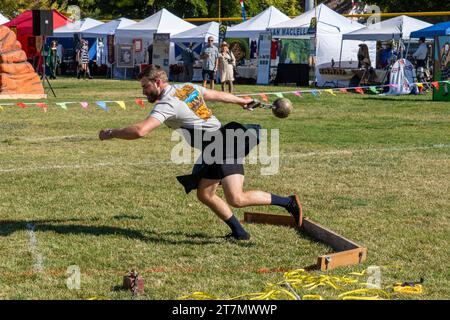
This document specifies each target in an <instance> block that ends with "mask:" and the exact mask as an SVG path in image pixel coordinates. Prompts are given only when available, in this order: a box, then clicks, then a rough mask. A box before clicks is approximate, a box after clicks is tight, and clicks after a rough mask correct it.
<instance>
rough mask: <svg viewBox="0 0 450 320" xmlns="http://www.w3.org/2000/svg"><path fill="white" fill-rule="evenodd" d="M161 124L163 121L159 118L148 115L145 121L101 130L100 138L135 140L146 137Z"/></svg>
mask: <svg viewBox="0 0 450 320" xmlns="http://www.w3.org/2000/svg"><path fill="white" fill-rule="evenodd" d="M160 125H161V122H160V121H159V120H158V119H156V118H153V117H148V118H147V119H145V120H144V121H142V122H139V123H136V124H134V125H132V126H129V127H126V128H122V129H106V130H101V131H100V133H99V135H98V137H99V138H100V140H108V139H112V138H117V139H124V140H135V139H139V138H142V137H144V136H145V135H147V134H149V133H150V132H152V131H153V130H154V129H156V128H158V127H159V126H160Z"/></svg>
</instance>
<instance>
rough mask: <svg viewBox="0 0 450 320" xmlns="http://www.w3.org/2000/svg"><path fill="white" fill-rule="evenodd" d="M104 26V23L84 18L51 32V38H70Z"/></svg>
mask: <svg viewBox="0 0 450 320" xmlns="http://www.w3.org/2000/svg"><path fill="white" fill-rule="evenodd" d="M102 24H104V22H101V21H98V20H95V19H91V18H86V19H83V20H78V21H75V22H72V23H68V24H66V25H65V26H62V27H60V28H58V29H55V31H54V32H53V37H55V38H72V37H73V36H74V35H75V34H81V33H83V32H84V31H86V30H88V29H91V28H93V27H96V26H99V25H102Z"/></svg>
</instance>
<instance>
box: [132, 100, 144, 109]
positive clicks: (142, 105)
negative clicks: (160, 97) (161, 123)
mask: <svg viewBox="0 0 450 320" xmlns="http://www.w3.org/2000/svg"><path fill="white" fill-rule="evenodd" d="M134 101H135V102H136V103H137V104H138V105H140V106H141V107H142V108H145V104H144V101H142V100H141V99H135V100H134Z"/></svg>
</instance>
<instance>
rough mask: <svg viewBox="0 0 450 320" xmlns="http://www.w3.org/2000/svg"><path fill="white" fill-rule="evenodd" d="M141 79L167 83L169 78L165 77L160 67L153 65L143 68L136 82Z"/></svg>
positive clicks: (165, 74)
mask: <svg viewBox="0 0 450 320" xmlns="http://www.w3.org/2000/svg"><path fill="white" fill-rule="evenodd" d="M142 78H148V79H149V80H151V81H155V80H161V81H162V82H168V81H169V78H168V77H167V73H166V72H165V71H164V69H162V68H161V67H160V66H155V65H153V64H151V65H149V66H148V67H146V68H144V70H142V72H141V73H139V75H138V80H141V79H142Z"/></svg>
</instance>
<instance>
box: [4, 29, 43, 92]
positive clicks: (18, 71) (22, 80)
mask: <svg viewBox="0 0 450 320" xmlns="http://www.w3.org/2000/svg"><path fill="white" fill-rule="evenodd" d="M17 98H29V99H42V98H46V95H45V92H44V88H43V86H42V82H41V80H40V78H39V76H38V75H37V73H36V72H35V71H34V68H33V66H32V65H31V64H30V63H28V62H27V56H26V54H25V52H24V51H23V50H22V46H21V44H20V42H18V41H17V38H16V35H15V33H14V32H13V31H11V30H10V29H9V28H8V27H5V26H0V99H17Z"/></svg>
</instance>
